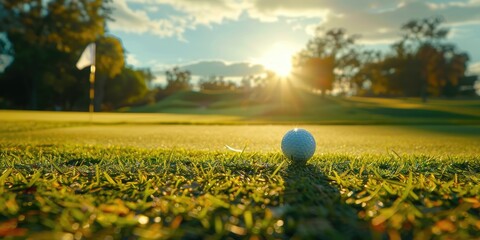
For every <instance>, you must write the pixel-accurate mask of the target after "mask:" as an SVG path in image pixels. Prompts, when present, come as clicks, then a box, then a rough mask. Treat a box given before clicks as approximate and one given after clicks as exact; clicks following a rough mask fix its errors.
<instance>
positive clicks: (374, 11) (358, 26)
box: [107, 0, 480, 77]
mask: <svg viewBox="0 0 480 240" xmlns="http://www.w3.org/2000/svg"><path fill="white" fill-rule="evenodd" d="M110 4H111V6H112V8H113V12H112V17H113V19H114V21H112V22H109V23H108V24H107V27H108V30H109V32H110V33H111V34H112V35H114V36H116V37H118V38H120V40H121V41H122V43H123V45H124V48H125V50H126V51H127V63H128V64H130V65H133V66H134V67H142V68H143V67H148V68H150V69H152V71H153V72H154V73H156V74H157V75H162V71H164V70H165V69H168V68H171V67H173V66H180V67H182V66H183V67H184V68H189V67H190V68H192V69H195V71H194V74H196V75H225V76H229V75H232V76H234V75H240V74H252V73H256V72H259V71H262V70H263V68H262V66H264V67H265V68H267V69H271V70H274V71H276V72H278V73H280V74H284V73H285V72H288V68H289V61H290V56H291V55H292V54H294V53H295V52H298V51H299V50H301V49H302V48H303V47H304V46H305V44H306V43H307V41H308V40H309V39H311V38H312V34H313V30H314V29H315V27H317V26H320V27H322V28H323V29H331V28H338V27H340V28H344V29H346V31H347V33H349V34H359V35H360V36H361V38H360V40H359V41H358V43H359V44H360V45H363V47H364V48H366V49H368V48H373V49H380V50H387V49H388V47H389V45H390V44H391V43H392V42H393V41H396V40H398V39H399V37H400V32H399V29H400V26H401V25H402V24H403V23H405V22H406V21H408V20H411V19H422V18H427V17H432V16H442V17H443V18H444V19H445V26H447V27H449V28H450V34H449V36H448V41H450V42H453V43H455V44H456V45H457V47H458V48H459V49H461V50H463V51H466V52H468V53H469V55H470V58H471V60H470V64H469V71H470V72H471V73H477V74H480V47H479V43H480V0H452V1H448V0H403V1H397V0H351V1H346V0H336V1H330V0H113V1H112V2H111V3H110ZM260 65H261V66H260ZM160 77H161V76H160Z"/></svg>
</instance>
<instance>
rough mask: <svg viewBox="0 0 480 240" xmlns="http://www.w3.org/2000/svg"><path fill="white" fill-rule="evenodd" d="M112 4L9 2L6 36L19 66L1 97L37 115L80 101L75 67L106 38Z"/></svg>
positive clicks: (1, 82) (4, 11) (98, 0)
mask: <svg viewBox="0 0 480 240" xmlns="http://www.w3.org/2000/svg"><path fill="white" fill-rule="evenodd" d="M108 2H109V1H103V0H89V1H64V0H51V1H42V0H28V1H27V0H20V1H18V0H3V1H2V2H1V4H0V30H1V31H2V32H4V33H5V34H6V38H7V41H8V42H9V43H11V51H10V53H11V55H12V56H13V62H12V63H11V64H10V66H9V67H7V69H6V70H5V72H4V74H2V75H1V76H0V95H2V96H5V97H6V98H7V99H9V100H10V101H11V102H12V103H13V104H14V105H16V106H18V107H29V108H32V109H37V108H39V107H40V108H46V107H49V106H52V105H53V104H54V103H55V101H57V100H58V99H60V100H65V99H67V98H68V96H69V95H76V94H77V93H70V92H69V90H72V89H75V87H74V86H75V83H76V81H77V80H78V78H79V77H80V76H79V75H78V71H76V70H75V68H74V66H75V62H76V60H77V58H78V56H79V55H80V53H81V51H83V49H84V47H85V46H86V45H87V43H89V42H93V41H95V40H96V39H97V38H98V37H99V36H101V35H103V34H104V32H105V21H106V20H107V19H108V17H109V14H110V9H109V8H108V7H107V3H108ZM3 42H5V41H3ZM0 45H1V44H0ZM3 46H5V43H3ZM57 80H58V81H57Z"/></svg>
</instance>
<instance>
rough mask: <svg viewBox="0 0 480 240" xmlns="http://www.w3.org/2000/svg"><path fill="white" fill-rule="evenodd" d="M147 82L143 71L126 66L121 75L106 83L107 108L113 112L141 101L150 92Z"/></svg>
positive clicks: (105, 102)
mask: <svg viewBox="0 0 480 240" xmlns="http://www.w3.org/2000/svg"><path fill="white" fill-rule="evenodd" d="M146 82H147V79H146V75H145V72H144V70H143V69H139V70H135V69H133V68H132V67H129V66H124V67H123V68H122V69H121V72H120V73H119V74H117V75H116V76H115V77H114V78H113V79H111V80H109V81H107V82H106V83H105V97H104V101H103V104H104V106H105V108H106V109H110V110H112V109H117V108H119V107H123V106H128V105H131V104H134V103H135V102H137V101H140V100H141V99H142V98H143V97H144V96H145V94H146V93H147V92H148V90H147V86H146Z"/></svg>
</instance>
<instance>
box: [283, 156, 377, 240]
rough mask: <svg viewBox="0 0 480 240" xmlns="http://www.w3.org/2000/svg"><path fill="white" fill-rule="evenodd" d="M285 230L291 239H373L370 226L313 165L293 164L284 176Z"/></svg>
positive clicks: (284, 172) (288, 167)
mask: <svg viewBox="0 0 480 240" xmlns="http://www.w3.org/2000/svg"><path fill="white" fill-rule="evenodd" d="M281 175H282V177H283V179H284V181H285V191H284V195H283V206H284V213H283V219H284V230H285V233H286V235H287V236H289V237H290V238H300V239H370V238H371V237H372V236H371V235H370V231H369V227H368V224H367V223H365V222H363V221H361V220H359V219H358V217H357V210H356V209H354V208H353V207H352V206H349V205H347V204H345V203H344V202H343V201H342V199H341V196H340V192H339V190H338V189H337V188H336V187H334V186H332V185H331V184H330V182H331V181H330V180H328V178H327V176H326V175H325V174H324V173H323V172H322V171H321V170H320V169H319V168H318V167H317V166H315V165H313V164H294V163H290V164H289V165H288V166H287V168H286V169H285V171H282V172H281Z"/></svg>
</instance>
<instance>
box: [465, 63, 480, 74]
mask: <svg viewBox="0 0 480 240" xmlns="http://www.w3.org/2000/svg"><path fill="white" fill-rule="evenodd" d="M468 73H469V74H476V75H479V76H480V62H475V63H470V65H469V66H468Z"/></svg>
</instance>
